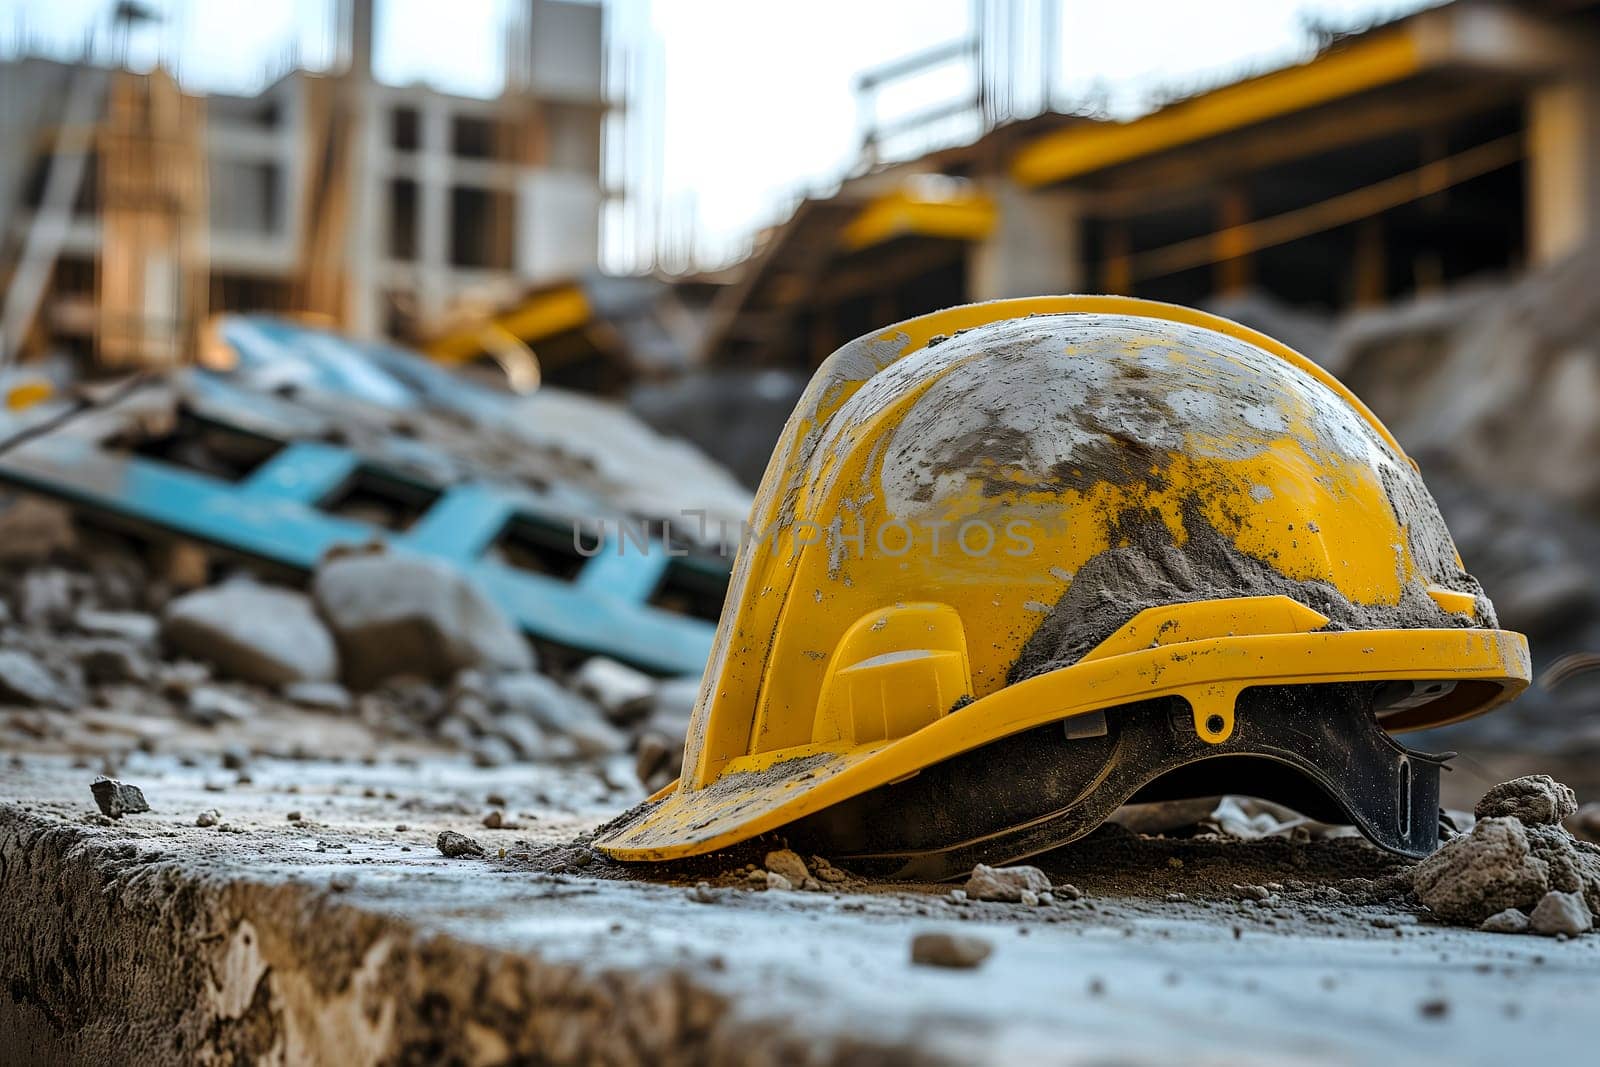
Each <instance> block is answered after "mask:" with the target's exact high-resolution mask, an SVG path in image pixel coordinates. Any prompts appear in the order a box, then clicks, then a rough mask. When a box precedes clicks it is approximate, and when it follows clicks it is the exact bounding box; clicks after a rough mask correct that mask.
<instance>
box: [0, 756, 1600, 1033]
mask: <svg viewBox="0 0 1600 1067" xmlns="http://www.w3.org/2000/svg"><path fill="white" fill-rule="evenodd" d="M74 762H76V763H77V764H79V765H77V766H74ZM86 762H87V761H85V760H83V759H81V758H80V759H78V760H76V761H74V760H72V759H71V758H69V757H62V756H49V755H29V756H26V757H21V756H18V757H13V758H12V759H11V760H10V761H9V762H7V763H5V764H0V927H3V929H4V930H5V931H6V936H5V937H4V938H3V940H0V974H3V975H4V976H5V978H6V981H7V994H6V995H4V996H0V1060H4V1061H5V1062H45V1063H48V1062H68V1061H74V1060H81V1059H86V1058H89V1057H94V1058H96V1059H100V1060H102V1061H105V1062H133V1061H138V1062H171V1061H184V1062H307V1061H322V1062H340V1063H391V1062H393V1063H406V1062H468V1063H500V1062H562V1063H578V1062H606V1063H702V1062H716V1063H788V1062H800V1063H837V1062H862V1063H885V1062H891V1063H892V1062H906V1063H912V1062H918V1063H920V1062H960V1063H1018V1062H1030V1063H1090V1062H1092V1063H1106V1062H1119V1063H1146V1062H1149V1063H1157V1062H1160V1063H1168V1062H1172V1061H1174V1060H1181V1061H1182V1062H1186V1063H1229V1064H1238V1063H1286V1062H1288V1063H1370V1062H1378V1061H1384V1062H1407V1063H1503V1062H1537V1061H1541V1060H1542V1061H1547V1062H1581V1061H1582V1060H1584V1059H1585V1058H1587V1057H1588V1056H1589V1055H1590V1054H1591V1051H1592V1028H1593V1023H1592V1020H1591V1018H1590V1014H1591V1012H1592V1010H1593V1005H1594V1004H1596V1003H1600V937H1586V938H1580V939H1576V940H1572V941H1558V940H1552V939H1546V938H1536V937H1528V936H1510V935H1497V934H1486V933H1480V932H1477V931H1470V930H1457V929H1450V928H1446V927H1442V926H1437V925H1434V924H1432V923H1431V922H1429V921H1428V920H1427V918H1426V916H1425V915H1423V914H1420V909H1418V908H1416V907H1415V906H1414V905H1412V904H1410V903H1409V902H1408V901H1406V900H1404V899H1403V898H1401V897H1400V896H1397V895H1396V894H1395V893H1393V892H1392V891H1385V889H1384V887H1385V886H1386V885H1388V886H1391V887H1392V885H1393V884H1394V880H1395V878H1394V871H1395V870H1396V869H1398V868H1397V867H1396V865H1395V864H1394V863H1393V862H1392V861H1390V860H1388V859H1387V858H1384V857H1381V856H1379V855H1378V854H1377V853H1375V852H1374V851H1373V850H1371V849H1370V848H1368V847H1367V846H1365V845H1364V844H1361V843H1360V842H1357V841H1353V840H1348V839H1341V840H1336V841H1322V842H1304V843H1291V842H1282V841H1280V842H1254V843H1244V842H1226V843H1222V844H1215V843H1207V842H1199V841H1165V840H1158V839H1150V838H1135V837H1134V836H1133V835H1131V834H1127V833H1126V832H1123V831H1117V833H1116V834H1112V835H1099V836H1098V837H1097V838H1096V839H1091V840H1090V842H1088V843H1087V844H1086V849H1087V850H1086V849H1085V848H1076V847H1075V848H1074V849H1069V850H1066V851H1065V852H1064V853H1063V854H1061V855H1060V856H1058V857H1054V858H1052V861H1051V863H1050V864H1048V865H1047V869H1048V871H1049V873H1050V875H1051V878H1052V881H1053V882H1055V883H1056V884H1057V886H1058V892H1057V898H1058V899H1057V900H1056V902H1055V903H1053V904H1048V905H1041V906H1034V907H1030V906H1026V905H1021V904H1000V903H979V902H960V901H957V900H953V899H952V898H951V896H950V894H949V888H950V887H948V886H928V885H910V886H907V885H893V884H883V883H873V882H866V881H863V880H860V879H856V878H853V877H852V878H850V879H849V880H848V881H846V882H843V883H839V884H834V885H827V886H825V887H824V891H821V892H799V891H793V892H790V891H781V890H771V891H766V890H758V889H755V888H747V887H748V886H751V885H752V884H753V883H752V882H751V881H750V880H749V879H748V878H746V877H745V871H744V870H743V868H742V866H741V865H740V864H739V862H738V861H739V859H742V858H747V857H736V858H735V859H733V860H718V861H716V862H715V863H714V864H709V865H702V866H701V867H699V868H695V867H693V866H690V867H685V868H680V869H675V870H671V871H667V872H643V873H644V874H649V875H650V877H642V876H641V872H636V871H633V870H628V869H622V868H618V867H617V866H615V865H613V864H610V863H608V862H607V861H605V860H604V859H603V858H600V857H598V856H597V855H596V854H594V853H591V852H590V851H589V850H588V849H587V848H586V847H585V846H584V845H583V844H582V842H581V839H578V840H576V841H575V838H576V837H577V835H580V834H582V833H584V832H585V831H587V830H589V829H592V828H593V827H594V826H595V825H597V824H598V823H599V822H600V821H602V820H603V819H605V818H607V817H609V816H611V815H613V814H615V813H616V812H617V811H619V810H621V808H623V807H625V806H626V805H627V804H629V803H632V802H633V801H634V800H636V799H637V798H638V793H637V788H636V787H635V786H633V785H631V784H629V783H628V782H627V776H626V774H625V773H623V772H622V770H621V769H620V768H612V769H611V773H609V774H608V773H607V769H606V768H593V767H583V766H572V767H567V768H558V767H550V766H531V765H526V764H524V765H517V766H510V767H500V768H475V767H472V766H470V765H468V764H467V763H466V762H465V761H463V760H460V759H444V758H424V759H420V760H409V761H407V762H404V763H400V762H378V763H373V764H370V765H369V764H364V763H358V762H335V761H329V760H286V759H267V758H260V759H255V760H252V761H251V762H250V763H249V764H248V766H247V767H246V768H245V769H244V771H243V772H242V774H243V776H244V777H245V778H247V779H248V781H245V782H240V781H239V778H240V776H241V772H239V771H237V770H224V769H223V768H222V767H221V766H220V765H219V764H218V762H217V761H216V760H215V759H213V758H211V757H204V758H201V759H192V758H191V759H189V760H188V761H187V762H182V761H179V760H177V759H174V758H172V757H170V756H165V755H145V754H142V753H133V754H131V755H130V756H128V757H127V758H126V760H125V761H124V762H123V764H122V765H121V766H119V767H117V768H116V770H117V777H119V778H120V779H122V780H123V781H126V782H130V783H132V784H135V785H138V786H140V787H141V788H142V789H143V790H144V792H145V795H146V797H147V798H148V800H149V803H150V805H151V807H152V811H150V812H149V813H147V814H138V815H129V816H125V817H124V818H122V819H121V820H120V821H117V822H115V823H110V822H109V820H105V819H104V818H102V817H100V816H99V815H98V813H96V812H95V808H94V804H93V801H92V798H91V795H90V791H89V783H90V781H92V780H93V778H94V777H95V776H96V774H97V773H98V768H96V767H92V766H87V765H84V764H86ZM207 809H216V811H217V812H218V815H219V821H218V823H217V824H216V825H212V826H206V827H199V826H196V825H195V824H196V819H197V816H199V815H200V813H201V812H203V811H206V810H207ZM491 809H493V810H498V811H501V812H502V815H503V821H504V822H506V823H508V824H510V826H509V827H508V828H502V829H488V828H486V827H485V826H484V825H483V821H482V820H483V817H484V815H485V814H486V813H487V812H488V811H490V810H491ZM291 813H295V814H297V815H298V818H297V819H295V820H292V821H291V819H290V815H291ZM402 827H403V828H402ZM442 830H454V831H457V832H460V833H463V834H467V835H469V836H471V837H473V838H474V839H475V840H477V841H478V842H479V843H480V844H481V845H482V846H483V847H484V848H485V850H486V855H485V856H484V857H482V858H476V857H463V858H459V859H447V858H445V857H444V856H442V855H441V854H440V853H439V851H438V850H437V848H436V847H435V840H436V838H437V835H438V834H439V833H440V831H442ZM1118 834H1120V835H1121V836H1120V837H1119V836H1117V835H1118ZM753 858H754V859H756V860H758V861H759V859H760V858H761V857H760V855H759V854H756V855H754V856H753ZM1230 879H1238V880H1239V881H1237V882H1230ZM1068 881H1071V882H1073V883H1074V884H1075V885H1077V886H1078V887H1079V888H1080V889H1081V890H1082V891H1083V897H1082V899H1077V900H1073V899H1069V897H1070V896H1071V892H1070V891H1069V890H1067V889H1065V888H1063V887H1062V883H1065V882H1068ZM1257 886H1263V887H1266V888H1265V889H1264V890H1258V889H1257V888H1256V887H1257ZM1330 886H1331V887H1333V888H1332V889H1331V890H1330V889H1329V888H1328V887H1330ZM1273 887H1276V888H1273ZM1262 892H1265V894H1266V896H1267V899H1265V900H1257V899H1255V897H1256V896H1258V895H1261V894H1262ZM924 931H951V932H955V933H959V934H963V935H971V936H976V937H979V938H982V939H984V940H985V941H987V942H989V943H990V944H991V945H992V946H993V952H992V954H991V955H990V956H989V957H988V959H987V960H986V961H984V962H983V963H982V964H981V965H979V966H978V967H977V968H975V969H965V970H957V969H943V968H937V967H928V966H918V965H913V964H912V963H911V961H910V947H909V946H910V941H911V939H912V937H913V936H914V935H915V934H916V933H920V932H924Z"/></svg>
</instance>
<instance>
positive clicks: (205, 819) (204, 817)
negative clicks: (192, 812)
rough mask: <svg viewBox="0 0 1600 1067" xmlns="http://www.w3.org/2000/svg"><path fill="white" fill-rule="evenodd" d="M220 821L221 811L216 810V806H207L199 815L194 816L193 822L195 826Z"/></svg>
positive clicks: (213, 823)
mask: <svg viewBox="0 0 1600 1067" xmlns="http://www.w3.org/2000/svg"><path fill="white" fill-rule="evenodd" d="M221 821H222V812H220V811H218V810H217V809H216V808H207V809H206V810H205V811H202V812H201V813H200V814H199V815H196V816H195V817H194V824H195V825H196V826H215V825H217V823H219V822H221Z"/></svg>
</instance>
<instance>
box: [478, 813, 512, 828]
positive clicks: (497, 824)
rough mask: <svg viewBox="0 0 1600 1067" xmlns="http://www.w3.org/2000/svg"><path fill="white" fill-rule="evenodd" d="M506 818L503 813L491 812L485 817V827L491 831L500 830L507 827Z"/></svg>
mask: <svg viewBox="0 0 1600 1067" xmlns="http://www.w3.org/2000/svg"><path fill="white" fill-rule="evenodd" d="M505 821H506V816H505V812H503V811H498V810H496V811H491V812H490V813H489V814H487V815H485V816H484V817H483V825H484V827H485V828H487V829H490V830H498V829H500V828H501V827H502V826H504V825H505Z"/></svg>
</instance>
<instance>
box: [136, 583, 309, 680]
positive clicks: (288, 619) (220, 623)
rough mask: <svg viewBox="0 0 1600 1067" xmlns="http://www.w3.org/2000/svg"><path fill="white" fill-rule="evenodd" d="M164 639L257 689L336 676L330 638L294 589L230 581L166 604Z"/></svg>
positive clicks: (303, 598) (307, 599)
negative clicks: (255, 684) (261, 686)
mask: <svg viewBox="0 0 1600 1067" xmlns="http://www.w3.org/2000/svg"><path fill="white" fill-rule="evenodd" d="M161 633H162V637H163V639H164V640H165V641H166V642H167V644H168V645H169V646H170V647H171V648H173V649H174V650H176V651H178V652H180V653H183V654H184V655H188V656H193V657H194V658H195V659H198V660H203V661H205V662H207V663H211V664H214V665H215V666H216V668H217V670H218V671H220V672H222V673H223V674H226V675H230V676H232V677H234V678H238V679H240V680H241V681H246V682H256V683H258V684H260V685H273V686H277V685H289V684H291V683H294V682H330V681H333V680H334V679H335V678H336V677H338V673H339V655H338V652H337V650H336V649H335V648H334V644H333V637H332V636H331V635H330V634H329V633H328V629H327V627H325V626H324V625H323V624H322V620H321V619H319V618H317V613H316V612H315V611H314V610H313V609H312V606H311V600H310V598H309V597H307V596H305V595H304V594H302V593H297V592H295V591H294V590H292V589H278V588H274V587H272V586H267V585H257V584H255V583H253V582H229V583H228V584H226V585H221V586H217V587H216V588H214V589H202V590H200V591H198V592H194V593H190V594H188V595H187V596H182V597H179V598H178V599H177V600H174V601H172V603H170V604H168V605H167V611H166V615H165V617H164V618H163V621H162V630H161Z"/></svg>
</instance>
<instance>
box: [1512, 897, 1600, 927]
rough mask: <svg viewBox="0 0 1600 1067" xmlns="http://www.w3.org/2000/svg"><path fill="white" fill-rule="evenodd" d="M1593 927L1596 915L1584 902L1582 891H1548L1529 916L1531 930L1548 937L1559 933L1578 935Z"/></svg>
mask: <svg viewBox="0 0 1600 1067" xmlns="http://www.w3.org/2000/svg"><path fill="white" fill-rule="evenodd" d="M1592 929H1594V916H1593V915H1591V914H1590V913H1589V905H1588V904H1587V903H1585V902H1584V899H1583V894H1582V893H1561V892H1556V891H1551V892H1549V893H1546V894H1545V895H1544V896H1543V897H1542V898H1540V900H1539V903H1538V904H1536V905H1534V908H1533V912H1532V913H1531V914H1530V915H1529V916H1528V930H1529V932H1530V933H1535V934H1543V935H1544V936H1546V937H1555V936H1556V935H1557V934H1566V935H1567V936H1568V937H1577V936H1578V935H1579V934H1583V933H1588V932H1589V931H1590V930H1592Z"/></svg>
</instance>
